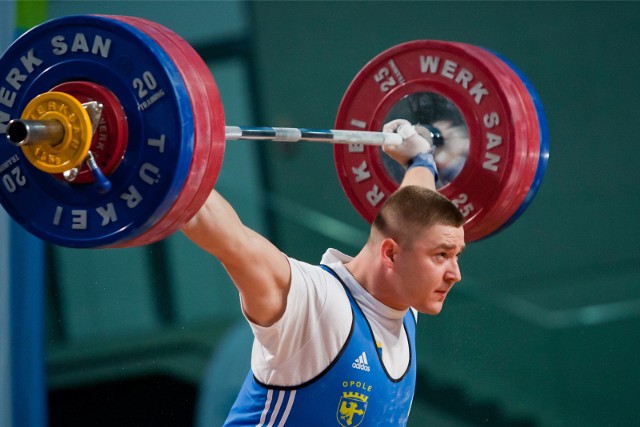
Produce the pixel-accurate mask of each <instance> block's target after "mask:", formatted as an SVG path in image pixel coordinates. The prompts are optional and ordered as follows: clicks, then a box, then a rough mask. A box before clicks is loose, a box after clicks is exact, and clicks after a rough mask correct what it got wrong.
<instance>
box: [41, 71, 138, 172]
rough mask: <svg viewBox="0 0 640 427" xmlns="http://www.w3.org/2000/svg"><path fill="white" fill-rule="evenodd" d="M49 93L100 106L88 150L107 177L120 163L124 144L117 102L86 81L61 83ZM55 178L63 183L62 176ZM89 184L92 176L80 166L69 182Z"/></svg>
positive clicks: (124, 119) (121, 112)
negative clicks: (63, 94) (100, 114)
mask: <svg viewBox="0 0 640 427" xmlns="http://www.w3.org/2000/svg"><path fill="white" fill-rule="evenodd" d="M51 90H52V91H57V92H64V93H67V94H69V95H71V96H73V97H74V98H76V99H77V100H79V101H80V102H82V103H84V102H89V101H97V102H100V103H101V104H102V105H103V110H102V116H101V117H100V122H99V124H98V126H97V128H96V133H95V135H94V136H93V140H92V141H91V148H90V150H91V153H92V154H93V156H94V157H95V159H96V162H97V164H98V166H99V167H100V169H101V170H102V173H103V174H104V175H105V176H109V174H111V172H113V171H114V170H115V169H116V168H117V167H118V165H119V164H120V162H121V161H122V158H123V157H124V153H125V151H126V149H127V141H128V127H127V116H126V114H125V112H124V109H123V108H122V105H120V101H119V100H118V98H116V96H115V95H114V94H113V92H111V91H110V90H109V89H107V88H105V87H104V86H101V85H98V84H96V83H93V82H88V81H72V82H65V83H62V84H60V85H58V86H55V87H54V88H53V89H51ZM57 176H58V178H60V179H64V178H63V177H62V175H57ZM93 181H94V179H93V174H92V173H91V171H90V170H89V168H88V167H87V165H83V166H82V167H81V168H80V173H79V174H78V176H77V177H76V179H75V180H74V181H73V182H74V184H86V183H92V182H93Z"/></svg>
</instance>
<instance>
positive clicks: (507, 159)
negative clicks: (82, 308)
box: [0, 15, 549, 248]
mask: <svg viewBox="0 0 640 427" xmlns="http://www.w3.org/2000/svg"><path fill="white" fill-rule="evenodd" d="M0 78H2V83H0V133H4V134H6V140H7V141H6V142H4V141H2V142H1V143H0V182H1V184H0V202H1V203H2V206H3V207H4V208H5V209H6V211H7V212H8V213H9V214H10V215H11V216H12V217H13V218H14V219H15V220H16V221H17V222H18V223H19V224H21V225H22V226H23V227H25V228H26V229H27V230H28V231H29V232H31V233H32V234H34V235H36V236H38V237H39V238H41V239H43V240H45V241H48V242H51V243H54V244H57V245H62V246H69V247H81V248H98V247H132V246H138V245H144V244H149V243H153V242H155V241H158V240H161V239H164V238H165V237H167V236H169V235H170V234H172V233H174V232H175V231H177V230H178V229H179V228H180V227H181V225H182V224H184V223H185V222H186V221H187V220H188V219H189V218H191V217H192V216H193V215H194V214H195V213H196V212H197V210H198V209H199V208H200V207H201V206H202V204H203V203H204V201H205V200H206V198H207V196H208V194H209V193H210V192H211V190H212V189H213V187H214V185H215V182H216V180H217V177H218V174H219V171H220V169H221V166H222V160H223V156H224V149H225V144H226V141H227V140H241V139H249V140H270V141H286V142H297V141H302V140H304V141H315V142H326V143H331V144H333V149H334V160H335V161H334V163H335V167H336V170H337V173H338V177H339V180H340V183H341V185H342V188H343V189H344V191H345V193H346V195H347V197H348V199H349V200H350V202H351V203H352V204H353V205H354V207H355V208H356V210H357V211H358V213H359V214H360V215H361V216H362V217H363V218H364V219H365V220H367V221H368V222H371V221H372V220H373V218H374V216H375V214H376V212H377V210H378V209H379V208H380V206H381V204H382V203H383V202H384V200H385V199H386V197H387V196H388V195H389V194H391V193H393V191H395V189H396V188H397V187H398V185H399V182H400V181H401V180H402V174H403V169H402V168H401V167H399V165H397V164H395V162H393V161H391V160H390V159H389V158H388V157H387V156H386V154H384V153H383V151H382V150H381V149H380V146H382V145H387V144H400V143H401V142H402V139H401V137H400V136H399V135H397V134H394V133H384V132H380V130H381V129H382V126H383V125H384V123H386V122H388V121H390V120H393V119H396V118H404V119H407V120H409V121H411V122H412V123H416V126H417V127H418V128H419V129H420V130H421V131H422V132H424V134H425V135H426V136H427V138H431V140H432V142H433V143H434V145H435V146H436V150H435V159H436V163H437V164H438V169H439V172H440V179H439V181H438V182H437V186H438V191H440V192H441V193H442V194H444V195H445V196H446V197H448V198H449V199H450V200H451V201H452V202H453V203H454V204H456V206H457V207H458V208H459V209H460V211H461V212H462V213H463V215H464V216H465V225H464V227H465V236H466V240H467V241H468V242H472V241H475V240H479V239H482V238H485V237H488V236H490V235H492V234H495V233H497V232H499V231H501V230H503V229H504V228H506V227H507V226H508V225H510V224H511V223H512V222H513V221H515V220H516V219H517V218H518V217H519V216H520V215H521V214H522V213H523V212H524V211H525V210H526V209H527V207H528V206H529V204H530V203H531V201H532V200H533V198H534V196H535V194H536V192H537V191H538V188H539V186H540V184H541V181H542V179H543V176H544V173H545V170H546V167H547V161H548V153H549V144H548V139H549V137H548V131H547V126H546V119H545V115H544V110H543V108H542V104H541V102H540V99H539V97H538V95H537V94H536V92H535V90H534V88H533V86H532V85H531V83H530V82H529V81H528V80H527V79H526V77H525V76H524V74H523V73H522V72H521V71H520V70H518V69H517V67H515V66H514V65H513V64H512V63H510V62H509V61H508V60H506V59H505V58H503V57H501V56H499V55H498V54H496V53H494V52H491V51H489V50H487V49H484V48H481V47H477V46H473V45H469V44H465V43H455V42H444V41H436V40H417V41H411V42H406V43H402V44H400V45H397V46H394V47H392V48H390V49H387V50H385V51H384V52H382V53H381V54H379V55H377V56H376V57H375V58H374V59H372V60H371V61H369V62H368V63H367V64H366V65H365V67H364V68H363V69H362V70H360V72H359V73H358V74H357V75H356V77H355V78H354V79H353V81H352V82H351V84H350V85H349V87H348V88H347V91H346V93H345V95H344V97H343V99H342V102H341V104H340V106H339V109H338V114H337V118H336V121H335V124H334V129H306V128H284V127H243V126H227V125H226V123H225V118H224V110H223V107H222V101H221V98H220V94H219V92H218V88H217V86H216V83H215V81H214V79H213V76H212V75H211V72H210V70H209V69H208V67H207V66H206V64H205V63H204V61H203V60H202V59H201V58H200V57H199V55H198V54H197V53H196V52H195V50H194V49H193V48H192V47H191V46H190V45H189V44H188V43H187V42H186V41H185V40H183V39H182V38H181V37H180V36H178V35H177V34H176V33H174V32H173V31H171V30H169V29H167V28H165V27H163V26H161V25H160V24H157V23H154V22H151V21H148V20H145V19H142V18H136V17H125V16H106V15H78V16H69V17H64V18H58V19H53V20H50V21H47V22H45V23H43V24H41V25H38V26H36V27H34V28H33V29H31V30H30V31H28V32H26V33H25V34H23V35H22V36H21V37H20V38H19V39H17V40H16V41H15V42H14V43H13V44H12V45H11V46H10V47H9V48H8V49H7V51H6V52H5V53H4V54H3V56H2V58H0Z"/></svg>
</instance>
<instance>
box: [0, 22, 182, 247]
mask: <svg viewBox="0 0 640 427" xmlns="http://www.w3.org/2000/svg"><path fill="white" fill-rule="evenodd" d="M0 79H1V81H2V83H1V84H0V133H3V132H4V131H5V129H4V128H5V127H6V124H7V122H8V121H9V120H10V119H12V118H17V117H20V114H21V112H22V110H23V109H24V107H25V106H26V104H27V103H28V102H29V101H30V100H31V99H33V98H34V97H35V96H36V95H38V94H40V93H43V92H46V91H49V90H50V89H51V88H52V87H54V86H56V85H58V84H61V83H64V82H68V81H82V80H87V81H92V82H94V83H97V84H99V85H102V86H104V87H105V88H108V89H109V90H110V91H112V92H113V93H114V94H115V96H116V97H117V98H118V100H119V102H120V103H121V105H122V107H123V109H124V111H125V113H126V116H127V126H128V131H129V140H128V144H127V149H126V152H125V156H124V158H123V160H122V162H121V163H120V165H119V166H118V168H117V169H116V170H115V171H114V172H113V173H112V174H111V175H110V176H109V177H108V178H109V180H110V181H111V182H112V184H113V186H112V189H111V191H110V192H109V193H107V194H100V193H99V192H98V191H97V189H96V188H95V187H94V186H93V185H81V184H70V183H67V182H63V181H61V180H59V179H57V178H55V177H53V176H51V175H49V174H47V173H44V172H42V171H40V170H38V169H36V168H35V167H34V166H33V165H31V164H30V163H29V162H28V161H27V160H26V159H25V157H24V156H23V155H22V152H21V150H20V149H18V148H15V147H13V146H11V145H10V144H7V143H4V141H2V142H3V143H2V144H0V182H1V184H0V202H1V203H2V205H3V206H4V207H5V209H6V210H7V212H8V213H9V214H10V215H11V216H12V217H13V218H14V219H15V220H16V221H17V222H18V223H19V224H21V225H22V226H23V227H25V228H26V229H27V230H28V231H29V232H31V233H32V234H34V235H36V236H38V237H40V238H42V239H43V240H46V241H48V242H52V243H55V244H58V245H62V246H69V247H83V248H89V247H101V246H107V245H112V244H115V243H118V242H120V241H123V240H128V239H130V238H133V237H135V236H138V235H140V234H142V233H144V232H145V231H147V230H148V229H149V228H151V227H152V226H153V225H154V224H155V223H156V222H157V221H159V220H160V219H161V218H162V217H163V216H164V214H165V213H166V211H167V210H168V209H169V208H170V207H171V206H172V205H173V202H174V201H175V199H176V198H177V197H178V195H179V194H180V192H181V190H182V188H183V185H184V182H185V180H186V177H187V175H188V173H189V168H190V164H191V158H192V154H193V148H194V119H193V112H192V109H191V102H190V98H189V92H188V90H187V89H186V87H185V82H184V81H183V79H182V77H181V74H180V73H179V72H178V70H177V68H176V66H175V64H174V63H173V61H172V60H171V58H170V57H169V56H168V55H167V54H166V52H165V51H164V50H163V49H162V48H161V47H160V46H159V45H158V44H157V43H156V42H155V41H154V40H153V39H151V38H150V37H149V36H147V35H146V34H145V33H144V32H142V31H140V30H138V29H136V28H135V27H133V26H130V25H129V24H126V23H124V22H120V21H117V20H114V19H109V18H106V17H98V16H85V15H78V16H70V17H65V18H59V19H54V20H51V21H48V22H45V23H44V24H41V25H39V26H37V27H35V28H33V29H31V30H30V31H28V32H27V33H25V34H24V35H23V36H22V37H20V38H19V39H18V40H16V41H15V42H14V43H13V44H12V45H11V46H10V47H9V49H8V50H7V51H6V52H5V54H4V55H3V56H2V58H1V59H0ZM14 97H15V98H14Z"/></svg>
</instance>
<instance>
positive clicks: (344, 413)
mask: <svg viewBox="0 0 640 427" xmlns="http://www.w3.org/2000/svg"><path fill="white" fill-rule="evenodd" d="M367 400H369V396H367V395H364V394H361V393H355V392H351V391H349V392H347V391H345V392H342V397H340V402H339V403H338V412H337V414H336V416H337V417H338V422H339V423H340V425H341V426H344V427H355V426H358V425H360V423H361V422H362V420H363V419H364V413H365V412H366V410H367Z"/></svg>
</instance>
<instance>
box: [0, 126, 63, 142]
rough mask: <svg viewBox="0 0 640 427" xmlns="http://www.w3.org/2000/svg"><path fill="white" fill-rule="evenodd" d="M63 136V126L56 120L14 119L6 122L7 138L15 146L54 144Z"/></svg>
mask: <svg viewBox="0 0 640 427" xmlns="http://www.w3.org/2000/svg"><path fill="white" fill-rule="evenodd" d="M63 138H64V127H63V125H62V123H60V122H59V121H57V120H23V119H14V120H11V121H10V122H9V123H8V124H7V140H8V141H9V142H10V143H11V144H13V145H15V146H17V147H20V146H23V145H36V144H48V145H56V144H58V143H59V142H60V141H62V139H63Z"/></svg>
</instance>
